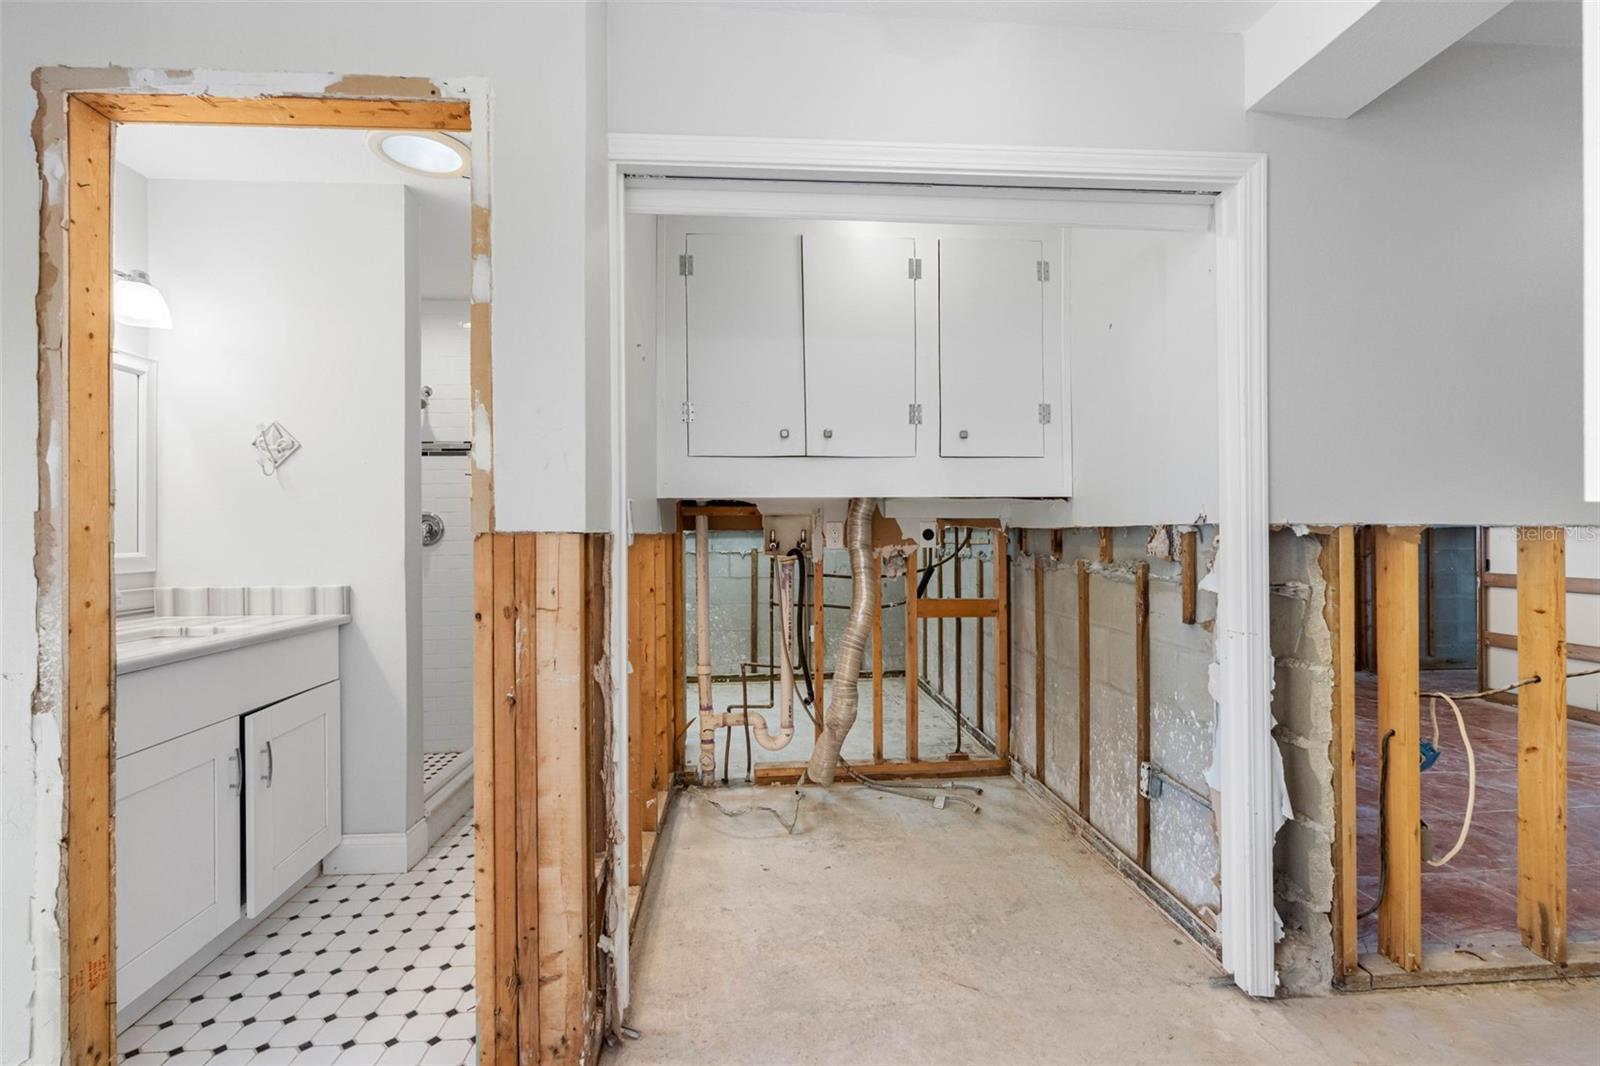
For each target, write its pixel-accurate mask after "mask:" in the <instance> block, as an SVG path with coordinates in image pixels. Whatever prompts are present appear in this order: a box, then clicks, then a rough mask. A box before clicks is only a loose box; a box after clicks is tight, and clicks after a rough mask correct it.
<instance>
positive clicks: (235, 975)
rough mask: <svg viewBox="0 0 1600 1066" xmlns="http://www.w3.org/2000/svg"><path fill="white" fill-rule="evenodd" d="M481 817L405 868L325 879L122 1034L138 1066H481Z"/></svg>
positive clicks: (126, 1053)
mask: <svg viewBox="0 0 1600 1066" xmlns="http://www.w3.org/2000/svg"><path fill="white" fill-rule="evenodd" d="M472 852H473V846H472V819H471V816H470V815H469V816H467V817H464V818H462V819H461V820H460V821H459V822H457V823H456V824H455V825H453V826H451V828H450V830H449V831H448V832H447V833H445V835H444V836H442V837H440V838H439V841H438V843H436V844H435V845H434V846H433V847H432V848H431V849H430V850H429V852H428V854H427V857H426V858H424V859H423V860H422V861H421V862H420V863H418V864H417V865H416V867H415V868H414V869H412V870H411V871H409V872H408V873H404V874H354V875H347V876H342V877H319V878H317V879H316V880H314V881H312V882H311V883H310V884H308V885H307V886H306V887H305V888H303V889H301V890H300V891H299V892H298V893H296V894H295V896H294V897H293V898H292V899H290V900H289V901H288V902H287V903H285V904H284V905H283V906H281V907H279V908H278V909H277V910H276V911H274V912H273V914H272V915H271V916H270V917H268V918H267V919H265V920H264V921H262V922H261V924H259V925H258V926H256V927H255V929H253V930H252V931H251V932H250V934H249V935H248V936H245V937H243V938H242V939H241V940H240V941H239V942H238V943H237V944H234V945H233V946H232V947H230V948H229V949H228V950H227V951H226V952H224V953H223V954H222V955H219V956H218V957H217V958H216V959H214V960H212V962H211V963H209V964H208V965H207V966H206V967H205V968H204V969H202V970H201V971H200V973H199V974H198V975H196V976H195V977H194V978H193V979H192V980H190V981H188V982H187V983H186V984H184V985H183V986H182V987H181V988H179V989H178V990H177V991H176V992H174V993H173V994H172V995H171V996H169V997H168V998H167V999H165V1000H163V1001H162V1002H161V1003H160V1004H158V1005H157V1006H156V1007H155V1008H153V1009H152V1010H151V1011H150V1012H149V1013H148V1014H146V1015H145V1016H144V1017H143V1018H141V1019H139V1021H138V1022H137V1023H136V1024H135V1025H132V1026H130V1027H129V1028H128V1029H127V1030H126V1031H124V1032H123V1033H122V1036H121V1038H120V1041H119V1050H120V1051H121V1052H122V1056H123V1058H122V1061H123V1063H125V1064H128V1066H134V1064H138V1066H143V1064H146V1063H166V1064H171V1066H180V1064H188V1063H211V1064H216V1066H222V1064H225V1063H252V1064H253V1063H263V1064H273V1063H402V1064H405V1066H424V1064H429V1063H445V1064H452V1066H455V1064H462V1063H471V1062H474V1061H476V1022H477V1017H476V1005H477V996H476V993H475V992H474V990H473V984H472V977H473V961H474V960H473V898H472V893H473V869H472Z"/></svg>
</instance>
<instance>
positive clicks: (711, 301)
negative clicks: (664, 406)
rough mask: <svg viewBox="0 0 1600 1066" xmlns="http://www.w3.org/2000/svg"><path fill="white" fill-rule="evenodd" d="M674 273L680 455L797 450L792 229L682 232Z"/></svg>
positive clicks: (797, 311)
mask: <svg viewBox="0 0 1600 1066" xmlns="http://www.w3.org/2000/svg"><path fill="white" fill-rule="evenodd" d="M684 247H685V252H686V256H687V258H686V259H685V260H681V261H680V267H679V269H680V272H682V273H683V274H685V275H686V276H685V277H684V315H685V330H684V333H685V345H686V354H687V367H686V369H687V380H688V401H689V409H688V411H687V412H686V416H687V419H688V431H689V454H690V455H704V456H773V455H804V454H805V450H806V408H805V403H806V372H805V330H804V321H803V316H804V312H803V307H804V303H803V300H802V296H801V248H800V235H799V234H798V233H691V234H688V236H687V237H686V238H685V242H684Z"/></svg>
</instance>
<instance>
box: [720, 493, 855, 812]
mask: <svg viewBox="0 0 1600 1066" xmlns="http://www.w3.org/2000/svg"><path fill="white" fill-rule="evenodd" d="M869 530H870V526H869ZM793 569H794V563H793V562H792V561H790V560H787V559H785V560H782V561H781V562H780V563H779V564H778V601H779V607H778V613H779V615H780V616H781V617H782V618H783V641H782V644H783V654H782V655H781V657H780V658H779V664H780V670H781V674H780V678H781V688H782V692H783V696H782V702H781V703H780V705H779V712H778V731H777V732H776V733H773V732H772V730H771V727H769V726H768V725H767V719H766V716H764V715H762V714H761V713H760V712H759V711H752V710H750V709H748V708H745V709H742V710H737V711H728V712H727V713H725V714H718V713H717V712H716V708H715V701H714V700H713V698H712V694H711V524H710V521H709V519H707V517H706V516H705V515H696V516H695V519H694V646H695V679H696V681H697V683H698V687H699V693H700V712H699V714H698V716H697V718H698V721H699V726H700V783H701V784H702V785H711V784H712V783H713V782H714V780H715V779H716V773H717V730H718V729H721V728H722V727H724V726H746V725H747V726H750V727H751V728H752V731H753V733H754V735H755V738H756V743H758V744H760V745H761V746H762V747H763V748H765V749H766V750H768V751H778V750H779V749H781V748H786V747H788V746H789V741H791V740H793V739H794V665H793V663H792V662H791V661H790V659H789V647H790V642H791V633H790V629H789V626H790V622H791V619H790V615H791V614H792V613H793V612H792V610H791V608H792V605H793V602H794V575H793ZM852 617H854V616H853V615H852ZM858 658H859V656H858Z"/></svg>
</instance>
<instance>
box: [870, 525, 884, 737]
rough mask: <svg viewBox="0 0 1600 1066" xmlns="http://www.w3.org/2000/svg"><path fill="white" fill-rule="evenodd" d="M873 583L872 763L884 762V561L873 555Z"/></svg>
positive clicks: (876, 554) (875, 554)
mask: <svg viewBox="0 0 1600 1066" xmlns="http://www.w3.org/2000/svg"><path fill="white" fill-rule="evenodd" d="M872 582H873V585H874V586H875V587H876V588H878V589H879V590H880V591H879V595H878V604H877V608H876V609H875V610H874V611H873V612H872V761H873V762H882V761H883V688H884V679H883V595H882V591H881V590H882V589H883V560H882V559H881V558H880V557H879V556H878V553H877V552H873V553H872Z"/></svg>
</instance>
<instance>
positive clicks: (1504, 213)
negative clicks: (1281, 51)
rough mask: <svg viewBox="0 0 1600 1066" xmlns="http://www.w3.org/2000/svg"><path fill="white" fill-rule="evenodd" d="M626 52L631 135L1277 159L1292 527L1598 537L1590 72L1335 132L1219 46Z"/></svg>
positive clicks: (1001, 39)
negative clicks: (1588, 444) (1586, 130)
mask: <svg viewBox="0 0 1600 1066" xmlns="http://www.w3.org/2000/svg"><path fill="white" fill-rule="evenodd" d="M610 41H611V57H610V71H611V97H610V106H611V128H612V129H613V130H614V131H618V132H629V133H696V134H726V135H759V136H768V137H815V138H828V139H881V140H890V141H934V142H938V141H943V142H961V143H971V144H1006V145H1015V144H1024V145H1062V146H1083V147H1117V148H1167V149H1183V148H1189V149H1209V150H1229V151H1237V150H1250V151H1261V152H1265V153H1267V154H1268V155H1269V157H1270V162H1269V166H1270V179H1269V180H1270V182H1271V189H1270V194H1269V202H1270V205H1271V208H1270V210H1271V216H1270V230H1269V232H1270V239H1271V247H1270V259H1271V267H1270V270H1271V273H1270V292H1271V297H1270V299H1271V304H1270V314H1271V369H1270V374H1271V390H1272V430H1273V432H1272V459H1271V466H1272V495H1271V512H1272V516H1273V518H1274V519H1275V520H1290V521H1299V522H1310V521H1343V522H1352V521H1374V522H1377V521H1396V522H1398V521H1427V522H1433V523H1462V524H1473V523H1483V522H1489V521H1513V520H1514V521H1522V522H1528V521H1560V520H1566V521H1569V522H1593V521H1594V520H1595V519H1596V516H1597V514H1600V509H1597V508H1596V507H1595V506H1593V505H1586V504H1584V503H1582V496H1581V481H1580V469H1579V462H1578V457H1579V454H1580V439H1581V410H1580V401H1579V397H1580V390H1579V388H1578V381H1579V371H1580V352H1579V337H1578V335H1579V319H1580V312H1579V278H1578V265H1579V259H1578V232H1579V196H1580V188H1581V185H1580V177H1579V168H1578V161H1579V137H1578V130H1579V127H1578V122H1579V115H1578V102H1579V69H1578V56H1577V52H1576V50H1573V49H1556V48H1539V47H1519V46H1509V45H1478V44H1465V45H1459V46H1456V47H1454V48H1451V49H1449V50H1447V51H1446V52H1445V53H1444V54H1443V55H1441V56H1440V57H1439V58H1438V59H1436V60H1434V61H1433V62H1431V63H1429V64H1428V65H1427V66H1425V67H1424V68H1423V69H1422V70H1421V71H1419V72H1418V73H1417V74H1416V75H1414V76H1413V77H1411V78H1410V79H1408V80H1406V81H1405V82H1403V83H1401V84H1400V85H1399V86H1397V87H1396V88H1395V89H1394V90H1392V91H1390V92H1389V93H1388V94H1387V95H1385V96H1384V97H1382V98H1381V99H1379V100H1378V101H1377V102H1376V103H1374V104H1373V105H1371V106H1369V107H1368V108H1366V109H1365V110H1363V111H1362V112H1361V113H1360V114H1358V115H1356V116H1355V117H1354V118H1351V119H1348V120H1323V119H1297V118H1286V117H1277V116H1268V115H1254V114H1252V115H1246V114H1245V113H1244V112H1243V110H1242V80H1241V79H1242V54H1241V47H1240V43H1239V41H1238V39H1237V38H1235V37H1231V36H1226V35H1185V34H1177V33H1141V32H1136V31H1122V30H1093V29H1081V28H1074V27H1070V26H1062V25H1044V24H1039V23H1030V24H1027V25H1020V24H1019V25H1007V24H1003V23H993V24H984V23H980V22H976V21H974V20H971V19H949V20H944V19H938V18H913V17H904V16H896V15H874V14H863V15H856V14H840V13H836V12H831V11H830V12H807V11H804V10H799V9H797V7H796V6H795V5H787V6H784V7H775V8H767V9H764V10H763V9H758V8H757V7H756V6H755V5H735V6H732V7H711V6H703V5H695V6H688V7H686V6H683V5H676V4H673V5H655V4H621V5H613V6H612V8H611V21H610ZM730 87H737V89H736V91H731V90H730ZM1170 443H1171V444H1172V446H1173V447H1174V448H1180V447H1187V446H1188V445H1187V442H1185V441H1183V440H1181V439H1178V438H1176V437H1175V438H1174V439H1173V440H1171V442H1170ZM1172 506H1173V508H1174V514H1173V517H1174V518H1184V517H1192V516H1185V515H1183V514H1182V513H1181V512H1182V511H1183V510H1184V509H1185V508H1186V507H1187V506H1188V504H1187V502H1186V501H1185V500H1179V499H1174V500H1173V504H1172Z"/></svg>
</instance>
